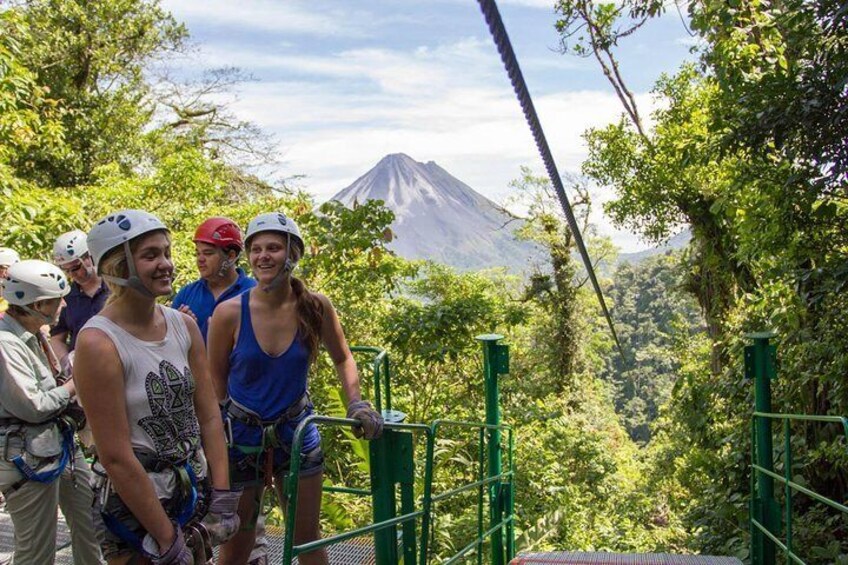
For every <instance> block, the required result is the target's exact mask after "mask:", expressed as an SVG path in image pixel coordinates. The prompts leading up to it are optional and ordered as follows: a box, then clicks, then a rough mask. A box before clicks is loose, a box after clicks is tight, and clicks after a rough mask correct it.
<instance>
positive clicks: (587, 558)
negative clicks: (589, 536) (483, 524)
mask: <svg viewBox="0 0 848 565" xmlns="http://www.w3.org/2000/svg"><path fill="white" fill-rule="evenodd" d="M510 565H742V562H741V561H739V560H738V559H736V558H735V557H714V556H710V555H671V554H668V553H626V554H625V553H600V552H598V553H585V552H578V551H557V552H551V553H528V554H526V555H519V556H518V557H516V558H515V559H513V560H512V562H511V563H510Z"/></svg>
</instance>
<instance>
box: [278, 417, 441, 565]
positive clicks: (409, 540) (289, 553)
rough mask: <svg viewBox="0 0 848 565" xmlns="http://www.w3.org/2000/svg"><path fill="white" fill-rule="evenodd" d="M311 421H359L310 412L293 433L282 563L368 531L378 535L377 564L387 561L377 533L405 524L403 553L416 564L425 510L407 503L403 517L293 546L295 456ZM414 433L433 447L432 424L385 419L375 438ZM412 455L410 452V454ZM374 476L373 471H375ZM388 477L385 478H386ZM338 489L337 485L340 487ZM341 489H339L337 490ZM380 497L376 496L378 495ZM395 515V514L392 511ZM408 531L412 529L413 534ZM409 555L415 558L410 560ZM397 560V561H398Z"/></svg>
mask: <svg viewBox="0 0 848 565" xmlns="http://www.w3.org/2000/svg"><path fill="white" fill-rule="evenodd" d="M311 423H315V424H328V425H333V426H344V427H348V426H355V425H357V424H358V422H357V421H356V420H351V419H349V418H332V417H330V416H320V415H315V414H313V415H311V416H309V417H307V418H306V419H304V420H303V422H301V423H300V424H299V425H298V427H297V429H296V430H295V433H294V440H293V442H292V458H291V468H290V470H289V474H288V476H287V477H286V494H287V496H288V508H287V511H286V530H285V540H284V545H283V563H286V564H288V563H291V561H292V559H293V558H294V557H296V556H298V555H300V554H303V553H308V552H310V551H314V550H316V549H320V548H323V547H327V546H330V545H333V544H337V543H341V542H343V541H347V540H349V539H353V538H357V537H359V536H363V535H366V534H375V551H376V552H377V560H378V563H379V562H380V561H383V560H384V558H385V557H384V556H383V555H381V551H380V547H379V539H376V537H377V535H378V534H379V533H381V532H387V531H388V532H394V531H396V530H395V528H396V527H397V526H398V525H403V527H404V535H403V536H402V544H403V550H404V551H403V554H404V557H405V558H407V559H406V560H405V562H406V563H408V565H414V564H415V535H414V520H417V519H418V518H421V517H422V516H424V511H423V510H418V511H415V510H412V509H410V508H409V504H408V502H407V503H406V504H402V512H403V513H402V514H401V515H400V516H392V517H389V518H386V519H383V520H380V521H375V522H374V523H372V524H370V525H368V526H363V527H361V528H356V529H353V530H349V531H347V532H342V533H340V534H336V535H333V536H329V537H326V538H322V539H319V540H314V541H311V542H307V543H304V544H300V545H294V527H295V518H296V515H297V483H298V475H299V473H300V463H301V462H300V459H301V458H300V457H298V456H296V454H299V453H301V451H302V450H303V438H304V436H305V433H306V429H307V426H308V425H309V424H311ZM393 431H395V432H400V431H406V432H412V431H418V432H422V433H424V434H426V436H427V449H428V452H429V451H430V450H431V449H432V448H431V445H432V444H433V431H432V428H431V426H427V425H425V424H405V423H391V422H386V424H385V428H384V434H383V437H382V438H380V440H376V441H388V440H389V439H390V438H391V434H392V432H393ZM410 456H411V454H410ZM372 476H373V472H372ZM383 478H385V477H383ZM374 487H375V485H374V484H373V482H372V490H370V491H364V493H363V491H360V490H359V489H349V490H346V491H342V492H353V493H354V494H371V495H375V494H376V492H375V488H374ZM337 488H338V487H337ZM337 492H338V491H337ZM375 499H377V497H375ZM391 510H392V512H391V513H392V514H393V510H394V509H391ZM378 511H379V509H378V508H377V500H375V514H376V513H377V512H378ZM410 522H412V525H411V526H407V525H406V524H407V523H410ZM408 532H412V534H411V535H410V534H409V533H408ZM389 537H390V539H391V544H392V546H396V542H395V541H394V540H395V539H396V535H393V536H389ZM388 553H389V555H391V554H392V551H389V552H388ZM408 557H411V558H412V559H411V560H409V559H408ZM395 562H397V560H395Z"/></svg>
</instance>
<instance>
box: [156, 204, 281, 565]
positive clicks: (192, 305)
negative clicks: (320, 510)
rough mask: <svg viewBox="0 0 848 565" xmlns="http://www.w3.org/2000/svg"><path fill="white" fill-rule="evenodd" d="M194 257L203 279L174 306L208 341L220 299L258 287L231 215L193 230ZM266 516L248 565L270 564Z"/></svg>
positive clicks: (184, 290)
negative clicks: (242, 258) (243, 262)
mask: <svg viewBox="0 0 848 565" xmlns="http://www.w3.org/2000/svg"><path fill="white" fill-rule="evenodd" d="M194 248H195V257H196V258H197V270H198V272H199V274H200V278H199V279H198V280H196V281H194V282H193V283H190V284H188V285H186V286H184V287H183V288H181V289H180V291H179V292H178V293H177V295H176V296H175V297H174V301H173V302H172V303H171V307H172V308H176V309H178V310H180V311H182V312H186V313H187V314H191V315H193V316H194V317H195V318H196V319H197V325H198V327H199V328H200V332H201V333H202V334H203V340H204V341H206V331H207V330H208V328H209V320H210V318H212V312H214V311H215V307H216V306H218V304H220V303H221V302H224V301H225V300H227V299H229V298H232V297H233V296H238V295H240V294H241V293H243V292H244V291H246V290H249V289H251V288H253V287H254V286H256V281H255V280H253V279H252V278H250V277H248V276H247V275H245V274H244V271H242V270H241V269H240V268H238V267H236V263H237V262H238V258H239V255H241V252H242V250H244V241H243V240H242V235H241V230H240V229H239V227H238V225H237V224H236V223H235V222H234V221H232V220H231V219H229V218H218V217H216V218H209V219H208V220H206V221H205V222H203V223H202V224H200V225H199V226H198V227H197V230H196V231H195V232H194ZM267 545H268V541H267V539H266V538H265V516H264V515H260V517H259V520H258V521H257V523H256V542H255V545H254V548H253V551H252V552H251V554H250V561H249V562H248V565H263V564H266V563H268V555H267V554H268V549H267Z"/></svg>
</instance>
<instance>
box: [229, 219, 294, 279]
mask: <svg viewBox="0 0 848 565" xmlns="http://www.w3.org/2000/svg"><path fill="white" fill-rule="evenodd" d="M266 231H273V232H279V233H284V234H286V264H285V265H284V266H283V269H282V270H281V271H280V273H279V274H278V275H277V276H276V277H274V280H273V281H272V282H271V284H270V286H269V287H268V288H266V289H265V290H270V289H271V288H274V287H276V286H279V284H280V283H281V282H282V280H283V278H284V277H285V276H286V275H288V274H289V273H291V272H292V271H293V270H294V268H295V266H296V265H297V261H292V260H291V242H292V240H294V241H295V243H296V244H297V245H298V246H300V255H301V256H303V253H304V252H305V251H306V245H305V244H304V242H303V237H302V236H301V235H300V228H298V227H297V224H296V223H295V222H294V220H292V219H291V218H288V217H286V215H285V214H283V213H282V212H268V213H265V214H259V215H258V216H256V217H255V218H253V219H252V220H250V223H249V224H248V225H247V233H246V234H245V237H244V243H245V248H246V249H248V250H249V249H250V240H251V239H252V238H253V236H254V235H256V234H258V233H262V232H266Z"/></svg>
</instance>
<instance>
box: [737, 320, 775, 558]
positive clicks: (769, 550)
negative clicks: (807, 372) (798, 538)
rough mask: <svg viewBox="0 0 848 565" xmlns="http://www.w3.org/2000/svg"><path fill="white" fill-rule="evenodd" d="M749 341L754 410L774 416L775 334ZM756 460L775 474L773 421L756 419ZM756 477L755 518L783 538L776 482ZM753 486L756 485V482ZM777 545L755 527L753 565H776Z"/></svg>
mask: <svg viewBox="0 0 848 565" xmlns="http://www.w3.org/2000/svg"><path fill="white" fill-rule="evenodd" d="M745 337H747V338H749V339H751V340H753V342H754V344H753V345H749V346H747V347H745V376H746V377H747V378H749V379H753V380H754V406H755V410H756V411H757V412H767V413H770V412H771V381H772V380H773V379H774V378H775V377H776V375H777V373H776V368H775V365H776V357H777V348H776V347H775V346H774V345H770V344H769V340H770V339H771V338H773V337H775V334H774V333H771V332H759V333H752V334H748V335H746V336H745ZM752 441H754V442H755V445H754V446H752V449H755V450H756V451H755V453H754V460H755V461H756V464H757V465H758V466H760V467H762V468H764V469H766V470H768V471H770V472H772V473H773V472H774V462H773V458H774V446H773V444H772V434H771V420H770V419H768V418H763V417H757V416H755V422H754V437H753V438H752ZM751 472H752V473H756V476H757V477H756V478H757V480H756V494H755V493H754V492H752V493H751V497H752V504H751V509H752V511H753V516H752V518H755V519H756V520H757V521H758V522H759V523H761V524H763V525H764V526H765V527H766V529H768V531H769V532H771V533H772V534H774V535H775V536H778V535H780V507H779V506H778V504H777V501H776V500H775V498H774V479H773V478H772V477H770V476H768V475H767V474H765V473H761V472H757V471H756V470H755V469H751ZM752 483H753V481H752ZM775 553H776V552H775V545H774V542H773V541H772V540H770V539H769V538H768V536H766V535H765V534H764V533H763V532H761V531H760V530H759V529H758V528H756V527H754V526H753V524H752V525H751V562H752V563H753V565H773V564H774V563H775Z"/></svg>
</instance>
